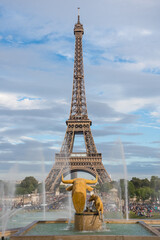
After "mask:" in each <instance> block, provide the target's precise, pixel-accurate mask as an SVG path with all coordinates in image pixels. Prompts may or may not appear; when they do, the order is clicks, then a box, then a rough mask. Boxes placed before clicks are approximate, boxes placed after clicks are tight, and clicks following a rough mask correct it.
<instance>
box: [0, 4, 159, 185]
mask: <svg viewBox="0 0 160 240" xmlns="http://www.w3.org/2000/svg"><path fill="white" fill-rule="evenodd" d="M62 6H63V7H62ZM77 7H80V15H81V22H82V23H83V26H84V37H83V53H84V54H83V55H84V73H85V88H86V98H87V106H88V115H89V118H90V119H91V120H92V122H93V125H92V133H93V137H94V140H95V143H96V146H97V149H98V151H99V152H101V153H102V155H103V164H104V165H105V167H106V169H107V171H108V173H109V174H111V177H112V178H113V179H116V178H120V177H123V176H122V175H123V174H122V172H123V168H122V154H121V153H120V150H119V146H120V145H121V142H122V143H123V148H124V153H125V159H126V163H127V169H128V178H129V179H131V178H132V177H133V176H136V177H140V178H144V177H147V178H150V176H152V175H156V176H160V174H159V172H160V134H159V132H160V126H159V123H160V107H159V102H160V94H159V89H160V41H159V39H160V31H159V29H160V16H159V12H160V2H159V0H154V1H152V0H145V1H144V0H135V1H128V0H118V1H112V0H100V1H98V2H97V1H95V0H92V1H91V0H88V1H84V0H81V1H80V0H77V1H73V0H67V1H64V0H60V1H55V0H52V1H51V0H46V1H42V0H35V1H31V0H28V1H25V0H14V1H13V0H1V1H0V86H1V87H0V116H1V117H0V133H1V135H0V166H1V167H0V179H7V178H8V173H9V172H10V171H11V169H12V168H13V169H14V168H15V165H16V166H17V169H18V170H17V171H18V175H17V180H19V179H23V178H24V177H25V176H30V175H34V176H35V177H37V178H38V179H41V176H42V172H41V169H42V167H41V165H42V162H44V163H45V171H46V175H47V174H48V172H49V171H50V169H51V167H52V165H53V163H54V154H55V152H58V151H59V150H60V147H61V144H62V142H63V138H64V135H65V131H66V125H65V121H66V120H67V119H68V117H69V112H70V102H71V94H72V80H73V63H74V34H73V28H74V24H75V23H76V21H77ZM120 169H121V170H120Z"/></svg>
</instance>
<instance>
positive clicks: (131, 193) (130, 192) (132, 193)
mask: <svg viewBox="0 0 160 240" xmlns="http://www.w3.org/2000/svg"><path fill="white" fill-rule="evenodd" d="M128 195H129V197H130V198H133V197H134V196H135V186H134V184H133V183H132V182H131V181H129V182H128Z"/></svg>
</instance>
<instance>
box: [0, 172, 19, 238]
mask: <svg viewBox="0 0 160 240" xmlns="http://www.w3.org/2000/svg"><path fill="white" fill-rule="evenodd" d="M11 173H12V172H10V173H9V176H10V177H13V176H12V175H13V173H12V174H11ZM0 193H1V194H0V197H1V198H0V203H1V205H2V212H1V217H0V220H1V226H2V239H4V236H5V231H6V229H7V224H8V220H9V218H10V217H11V216H12V215H13V214H14V213H15V212H16V210H15V209H14V208H13V197H14V194H15V183H14V180H13V179H10V180H9V181H8V182H7V183H6V184H5V183H4V182H1V183H0Z"/></svg>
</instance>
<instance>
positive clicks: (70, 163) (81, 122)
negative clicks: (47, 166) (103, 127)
mask: <svg viewBox="0 0 160 240" xmlns="http://www.w3.org/2000/svg"><path fill="white" fill-rule="evenodd" d="M83 34H84V29H83V25H82V24H81V23H80V16H79V14H78V21H77V23H76V24H75V27H74V35H75V56H74V74H73V90H72V101H71V110H70V116H69V119H68V120H67V121H66V125H67V130H66V134H65V137H64V141H63V143H62V147H61V150H60V153H57V154H55V163H54V165H53V167H52V169H51V171H50V172H49V174H48V176H47V178H46V181H45V183H46V190H47V191H55V189H56V188H57V187H58V186H59V184H60V182H61V176H62V174H63V175H64V176H66V175H67V174H68V173H73V174H74V173H77V172H78V171H83V172H87V173H89V174H91V175H92V176H94V177H96V175H98V181H99V183H100V184H103V183H104V182H106V181H111V178H110V176H109V174H108V173H107V171H106V169H105V167H104V165H103V163H102V154H101V153H98V152H97V149H96V146H95V143H94V139H93V136H92V132H91V128H90V126H91V125H92V121H91V120H90V119H89V118H88V112H87V104H86V95H85V83H84V71H83V50H82V37H83ZM76 135H81V136H83V137H84V142H85V148H86V152H84V153H81V152H78V153H77V152H76V153H75V152H73V146H74V140H75V136H76Z"/></svg>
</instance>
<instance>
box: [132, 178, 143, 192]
mask: <svg viewBox="0 0 160 240" xmlns="http://www.w3.org/2000/svg"><path fill="white" fill-rule="evenodd" d="M131 182H132V183H133V185H134V186H135V188H136V189H137V188H140V187H141V179H139V178H136V177H133V178H132V180H131Z"/></svg>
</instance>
